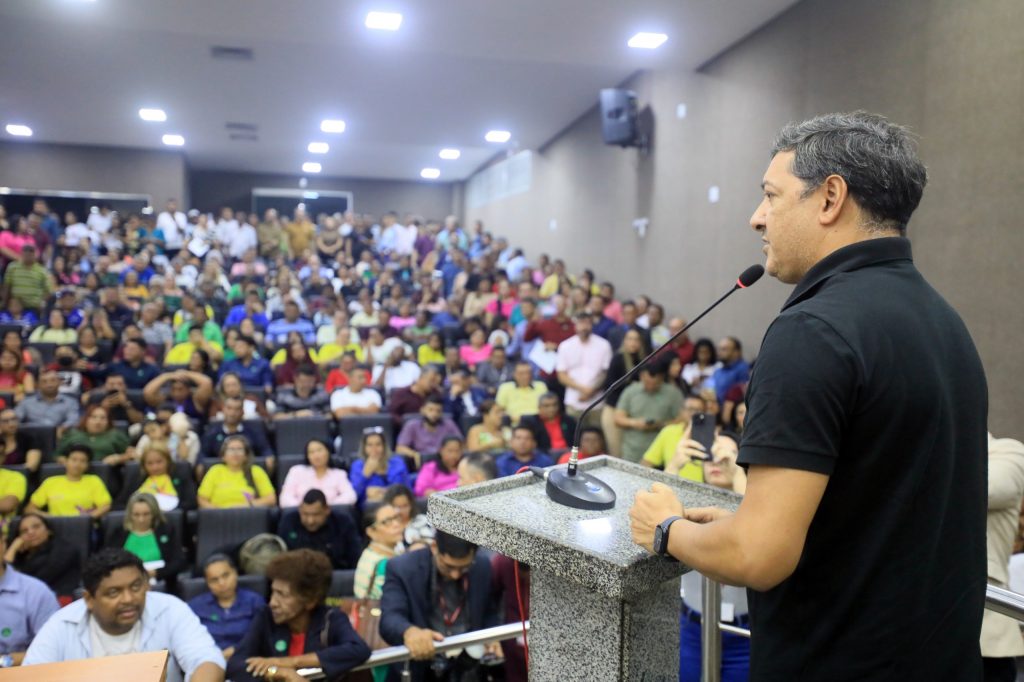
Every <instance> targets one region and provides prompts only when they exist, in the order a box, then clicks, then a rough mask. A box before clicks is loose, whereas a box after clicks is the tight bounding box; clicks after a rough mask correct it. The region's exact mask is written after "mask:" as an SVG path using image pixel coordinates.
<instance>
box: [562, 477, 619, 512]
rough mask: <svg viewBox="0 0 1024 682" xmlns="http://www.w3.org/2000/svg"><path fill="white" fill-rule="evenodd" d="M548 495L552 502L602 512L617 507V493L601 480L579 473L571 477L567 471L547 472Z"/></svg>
mask: <svg viewBox="0 0 1024 682" xmlns="http://www.w3.org/2000/svg"><path fill="white" fill-rule="evenodd" d="M546 478H547V489H546V490H547V495H548V497H549V498H550V499H551V501H552V502H557V503H558V504H561V505H565V506H566V507H572V508H573V509H588V510H591V511H602V510H605V509H611V508H613V507H614V506H615V491H614V490H612V488H611V486H609V485H608V484H607V483H605V482H604V481H602V480H601V479H599V478H596V477H594V476H591V475H590V474H585V473H583V472H582V471H577V472H576V475H575V476H570V475H569V474H568V472H567V470H566V469H551V470H549V471H548V472H547V477H546Z"/></svg>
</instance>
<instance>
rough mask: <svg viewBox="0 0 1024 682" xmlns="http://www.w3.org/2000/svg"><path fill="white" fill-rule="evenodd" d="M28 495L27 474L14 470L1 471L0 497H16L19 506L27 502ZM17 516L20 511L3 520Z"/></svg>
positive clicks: (7, 515)
mask: <svg viewBox="0 0 1024 682" xmlns="http://www.w3.org/2000/svg"><path fill="white" fill-rule="evenodd" d="M26 494H28V481H27V480H26V479H25V474H23V473H21V472H20V471H14V470H12V469H0V497H7V496H8V495H14V497H16V498H17V499H18V504H21V503H22V502H24V501H25V495H26ZM17 514H18V510H17V509H15V510H13V511H12V512H11V513H10V514H6V515H4V516H3V517H2V518H4V519H11V518H14V517H15V516H17Z"/></svg>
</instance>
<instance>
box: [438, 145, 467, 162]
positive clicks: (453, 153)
mask: <svg viewBox="0 0 1024 682" xmlns="http://www.w3.org/2000/svg"><path fill="white" fill-rule="evenodd" d="M438 156H440V157H441V158H442V159H444V160H445V161H454V160H455V159H457V158H459V157H460V156H462V152H460V151H459V150H458V149H450V148H448V147H446V148H444V149H442V150H441V151H440V153H438Z"/></svg>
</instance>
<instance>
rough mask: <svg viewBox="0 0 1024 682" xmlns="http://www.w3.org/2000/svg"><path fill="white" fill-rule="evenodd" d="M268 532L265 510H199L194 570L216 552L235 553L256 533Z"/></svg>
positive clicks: (257, 508)
mask: <svg viewBox="0 0 1024 682" xmlns="http://www.w3.org/2000/svg"><path fill="white" fill-rule="evenodd" d="M269 532H271V513H270V509H269V508H267V507H241V508H238V509H200V510H199V514H198V523H197V532H196V556H195V567H196V569H197V570H198V568H199V566H200V565H201V564H202V562H203V560H204V559H206V557H208V556H209V555H211V554H213V553H214V552H217V551H225V552H232V553H233V552H234V550H235V549H237V547H238V545H241V544H242V543H243V542H245V541H246V540H248V539H249V538H251V537H252V536H254V535H258V534H259V533H269Z"/></svg>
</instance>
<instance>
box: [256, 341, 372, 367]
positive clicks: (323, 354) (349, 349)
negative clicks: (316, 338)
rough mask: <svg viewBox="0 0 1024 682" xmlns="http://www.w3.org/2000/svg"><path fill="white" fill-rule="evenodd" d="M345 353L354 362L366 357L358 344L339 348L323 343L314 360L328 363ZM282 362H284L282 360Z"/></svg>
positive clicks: (332, 344) (336, 345)
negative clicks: (354, 357)
mask: <svg viewBox="0 0 1024 682" xmlns="http://www.w3.org/2000/svg"><path fill="white" fill-rule="evenodd" d="M279 352H280V351H279ZM345 353H352V354H353V355H355V356H356V362H362V361H363V359H364V358H365V357H366V354H365V353H363V347H362V346H360V345H359V344H358V343H350V344H348V345H347V346H339V345H338V344H336V343H325V344H324V345H322V346H320V354H319V355H317V358H318V359H317V360H316V362H318V363H321V364H322V363H325V362H330V361H331V360H335V359H337V358H340V357H341V356H342V355H344V354H345ZM274 357H275V358H276V357H277V356H276V355H275V356H274ZM282 362H284V361H283V360H282ZM271 364H273V362H271Z"/></svg>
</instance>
